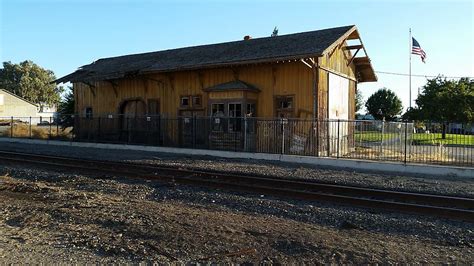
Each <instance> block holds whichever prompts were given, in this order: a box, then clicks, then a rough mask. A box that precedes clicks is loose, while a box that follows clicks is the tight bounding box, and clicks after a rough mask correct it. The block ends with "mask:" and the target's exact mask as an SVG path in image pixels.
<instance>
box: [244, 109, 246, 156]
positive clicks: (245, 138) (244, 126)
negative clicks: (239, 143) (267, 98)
mask: <svg viewBox="0 0 474 266" xmlns="http://www.w3.org/2000/svg"><path fill="white" fill-rule="evenodd" d="M244 151H247V115H245V116H244Z"/></svg>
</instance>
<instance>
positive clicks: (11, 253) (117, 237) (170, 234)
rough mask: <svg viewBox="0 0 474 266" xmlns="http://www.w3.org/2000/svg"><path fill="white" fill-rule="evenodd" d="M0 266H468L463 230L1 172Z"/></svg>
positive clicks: (122, 182) (220, 194)
mask: <svg viewBox="0 0 474 266" xmlns="http://www.w3.org/2000/svg"><path fill="white" fill-rule="evenodd" d="M0 176H3V177H0V201H2V205H3V207H2V208H1V209H0V262H3V263H13V264H17V263H25V262H32V263H33V262H34V263H38V262H41V263H45V264H49V263H59V262H71V261H73V262H75V263H127V262H158V263H167V262H174V263H197V262H203V263H229V262H233V263H281V264H289V263H293V264H301V263H338V264H339V263H351V264H362V263H364V264H366V263H383V264H386V263H459V264H472V263H474V245H473V243H474V230H473V227H472V224H470V223H464V222H455V221H447V220H443V219H433V218H431V217H422V216H416V215H402V214H395V213H386V212H372V211H367V210H363V209H354V208H348V207H340V206H331V205H328V204H319V203H316V202H308V201H291V200H279V199H276V198H272V197H267V196H265V195H253V194H244V193H229V192H225V191H220V190H211V189H204V188H199V187H190V186H182V185H173V184H163V183H159V182H155V181H142V180H130V179H122V178H118V177H110V176H99V177H85V176H79V175H71V174H64V173H54V172H46V171H44V170H35V169H22V168H12V167H5V166H0Z"/></svg>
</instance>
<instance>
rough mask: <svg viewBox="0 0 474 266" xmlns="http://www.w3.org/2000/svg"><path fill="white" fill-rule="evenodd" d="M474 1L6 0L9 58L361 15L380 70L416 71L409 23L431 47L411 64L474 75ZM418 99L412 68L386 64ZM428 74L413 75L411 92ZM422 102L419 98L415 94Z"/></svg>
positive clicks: (74, 57) (352, 21)
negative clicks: (411, 48) (410, 65)
mask: <svg viewBox="0 0 474 266" xmlns="http://www.w3.org/2000/svg"><path fill="white" fill-rule="evenodd" d="M473 16H474V4H473V1H472V0H471V1H467V0H457V1H456V0H452V1H436V0H434V1H433V0H431V1H424V0H423V1H421V0H412V1H401V0H400V1H382V0H380V1H362V0H361V1H257V0H254V1H216V0H214V1H210V0H200V1H180V0H178V1H151V0H135V1H133V0H95V1H93V0H83V1H79V0H69V1H61V0H42V1H39V0H0V28H1V33H0V61H1V62H4V61H11V62H13V63H19V62H21V61H24V60H32V61H33V62H35V63H37V64H39V65H40V66H42V67H44V68H47V69H50V70H52V71H54V73H55V74H56V77H61V76H64V75H66V74H69V73H71V72H73V71H75V70H76V69H77V68H78V67H80V66H82V65H85V64H89V63H91V62H93V61H95V60H97V59H99V58H104V57H110V56H118V55H124V54H131V53H142V52H150V51H157V50H164V49H171V48H179V47H186V46H193V45H201V44H210V43H219V42H226V41H234V40H241V39H242V37H243V36H245V35H251V36H252V37H265V36H269V35H270V34H271V33H272V31H273V28H274V27H275V26H276V27H278V29H279V34H280V35H283V34H289V33H296V32H304V31H312V30H317V29H324V28H331V27H338V26H344V25H356V26H357V28H358V29H359V32H360V34H361V38H362V41H363V44H364V46H365V47H366V50H367V53H368V56H369V57H370V59H371V61H372V64H373V67H374V68H375V71H382V72H395V73H402V74H407V73H408V68H409V28H411V29H412V35H413V37H415V38H416V39H417V41H418V42H419V43H420V45H421V47H422V48H423V49H424V51H425V52H426V53H427V59H426V63H425V64H424V63H422V62H421V60H420V58H419V56H416V55H412V74H417V75H423V76H426V75H428V76H431V75H434V76H436V75H439V74H441V75H444V76H448V77H459V76H469V77H474V43H473V33H474V31H473V28H474V17H473ZM377 76H378V81H377V82H367V83H360V84H359V86H358V89H359V90H360V91H361V92H362V94H363V96H364V98H365V99H367V98H368V97H369V96H370V95H371V94H372V93H374V92H375V91H376V90H377V89H379V88H382V87H386V88H389V89H391V90H393V91H395V93H396V94H397V95H398V96H399V97H400V98H401V99H402V102H403V105H404V107H405V108H406V107H408V105H409V100H408V99H409V94H408V91H409V90H408V88H409V85H408V84H409V82H408V80H409V78H408V77H407V76H398V75H388V74H383V73H377ZM425 83H426V77H412V91H413V93H412V95H413V100H414V99H415V98H416V94H417V89H418V88H419V87H421V86H423V85H424V84H425ZM413 105H414V104H413Z"/></svg>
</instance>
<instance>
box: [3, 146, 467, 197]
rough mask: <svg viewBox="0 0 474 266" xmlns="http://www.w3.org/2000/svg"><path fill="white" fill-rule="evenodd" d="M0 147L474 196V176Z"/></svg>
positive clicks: (142, 153) (77, 150)
mask: <svg viewBox="0 0 474 266" xmlns="http://www.w3.org/2000/svg"><path fill="white" fill-rule="evenodd" d="M0 150H8V151H18V152H32V153H40V154H49V155H59V156H64V155H66V156H71V157H77V158H88V159H103V160H114V161H131V162H135V163H144V164H154V165H163V166H171V167H179V168H190V169H205V170H215V171H223V172H234V173H256V174H260V175H267V176H279V177H285V178H303V179H308V180H315V181H322V182H327V183H334V184H348V185H357V186H362V187H373V188H383V189H392V190H401V191H412V192H427V193H435V194H446V195H459V196H468V197H474V178H473V179H466V178H456V177H450V176H437V177H428V176H407V175H395V174H384V173H374V172H361V171H357V172H356V171H354V170H350V169H330V168H321V167H315V166H310V165H305V164H293V163H282V162H272V161H255V160H244V159H222V158H215V157H210V156H183V155H175V154H169V153H168V154H167V153H155V152H143V151H122V150H106V149H96V148H79V147H62V146H52V145H28V144H20V143H2V144H1V147H0Z"/></svg>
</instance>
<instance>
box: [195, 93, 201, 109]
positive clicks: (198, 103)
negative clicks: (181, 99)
mask: <svg viewBox="0 0 474 266" xmlns="http://www.w3.org/2000/svg"><path fill="white" fill-rule="evenodd" d="M201 105H202V101H201V95H194V96H193V107H201Z"/></svg>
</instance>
